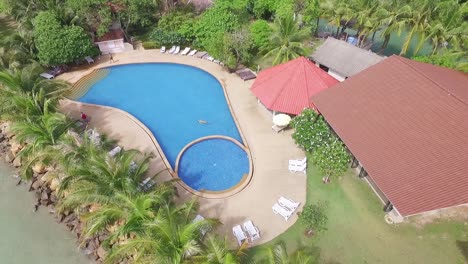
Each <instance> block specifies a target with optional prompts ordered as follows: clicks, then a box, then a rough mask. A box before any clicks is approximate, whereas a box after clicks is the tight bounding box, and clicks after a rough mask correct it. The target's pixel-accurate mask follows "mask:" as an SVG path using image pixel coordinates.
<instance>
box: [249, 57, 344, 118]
mask: <svg viewBox="0 0 468 264" xmlns="http://www.w3.org/2000/svg"><path fill="white" fill-rule="evenodd" d="M337 83H339V81H338V80H336V79H334V78H333V77H332V76H330V75H329V74H328V73H326V72H325V71H324V70H322V69H320V68H319V67H317V66H315V64H313V63H312V62H311V61H309V60H308V59H306V58H304V57H299V58H297V59H294V60H291V61H289V62H286V63H283V64H280V65H277V66H274V67H271V68H268V69H265V70H263V71H261V72H260V73H259V74H258V76H257V79H256V80H255V82H254V84H253V85H252V87H251V90H252V92H253V93H254V94H255V96H256V97H257V98H258V100H259V101H260V102H261V103H262V104H263V105H264V106H265V107H266V108H267V109H269V110H271V111H273V112H282V113H287V114H292V115H298V114H300V113H301V112H302V110H303V109H304V108H313V109H315V107H314V105H313V102H312V101H311V100H310V98H311V97H312V96H314V95H316V94H317V93H319V92H320V91H322V90H325V89H327V88H328V87H330V86H333V85H335V84H337Z"/></svg>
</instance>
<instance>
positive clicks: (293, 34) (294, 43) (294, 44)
mask: <svg viewBox="0 0 468 264" xmlns="http://www.w3.org/2000/svg"><path fill="white" fill-rule="evenodd" d="M308 34H309V32H308V31H307V30H300V29H299V26H298V24H297V22H296V21H294V19H293V18H292V17H291V16H285V17H281V18H277V19H276V20H275V24H274V27H273V34H272V36H271V43H272V45H271V46H272V47H274V48H273V49H271V50H269V51H267V53H266V54H265V57H273V65H277V64H280V63H283V62H287V61H289V60H292V59H295V58H297V57H299V56H302V55H305V54H306V49H305V48H304V46H303V44H302V42H303V41H304V40H305V39H306V38H307V36H308Z"/></svg>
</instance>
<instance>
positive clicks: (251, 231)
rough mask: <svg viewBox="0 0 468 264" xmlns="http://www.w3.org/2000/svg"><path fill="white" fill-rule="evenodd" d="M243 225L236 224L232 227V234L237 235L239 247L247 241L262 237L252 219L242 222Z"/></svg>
mask: <svg viewBox="0 0 468 264" xmlns="http://www.w3.org/2000/svg"><path fill="white" fill-rule="evenodd" d="M242 227H243V228H242ZM242 227H241V225H236V226H234V227H233V228H232V234H233V235H234V236H235V237H236V240H237V244H238V245H239V247H240V246H241V245H242V244H243V243H244V242H246V241H250V242H253V241H254V240H257V239H259V238H260V231H259V230H258V228H257V227H256V226H255V225H254V224H253V223H252V221H251V220H248V221H246V222H245V223H244V224H242Z"/></svg>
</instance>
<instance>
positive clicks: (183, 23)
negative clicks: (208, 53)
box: [158, 11, 195, 42]
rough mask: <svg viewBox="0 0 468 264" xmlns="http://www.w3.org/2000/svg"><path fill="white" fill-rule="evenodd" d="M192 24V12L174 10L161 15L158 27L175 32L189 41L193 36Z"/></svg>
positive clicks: (193, 22)
mask: <svg viewBox="0 0 468 264" xmlns="http://www.w3.org/2000/svg"><path fill="white" fill-rule="evenodd" d="M194 24H195V18H194V14H193V13H186V12H182V11H174V12H171V13H167V14H165V15H163V16H162V17H161V19H160V20H159V22H158V28H159V29H160V30H162V31H165V32H174V33H177V34H178V35H180V36H182V37H184V38H185V39H186V40H187V41H189V42H190V41H192V40H193V39H194V38H195V31H194Z"/></svg>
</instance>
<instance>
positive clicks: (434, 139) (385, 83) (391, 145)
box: [313, 56, 468, 216]
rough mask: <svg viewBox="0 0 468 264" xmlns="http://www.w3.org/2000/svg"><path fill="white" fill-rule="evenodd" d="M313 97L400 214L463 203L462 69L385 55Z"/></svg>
mask: <svg viewBox="0 0 468 264" xmlns="http://www.w3.org/2000/svg"><path fill="white" fill-rule="evenodd" d="M313 100H314V103H315V105H316V106H317V108H318V110H319V111H320V112H321V113H322V114H323V116H324V117H325V119H326V120H327V121H328V122H329V124H330V125H331V126H332V128H333V129H334V130H335V132H336V133H337V134H338V135H339V136H340V138H341V139H342V140H343V142H344V143H345V144H346V145H347V146H348V148H349V150H350V151H351V152H352V153H353V154H354V156H355V157H356V158H357V159H358V160H359V161H360V162H361V164H362V165H363V167H364V168H365V169H366V171H367V172H368V174H369V176H370V177H371V178H372V180H373V181H374V182H375V183H376V184H377V186H378V187H379V189H380V190H381V191H382V192H383V193H384V194H385V196H386V197H387V198H388V199H389V200H390V202H391V203H392V204H393V205H394V206H395V207H396V208H397V210H398V211H399V212H400V213H401V214H402V215H403V216H409V215H413V214H418V213H422V212H426V211H430V210H435V209H440V208H445V207H451V206H456V205H461V204H465V203H468V74H465V73H462V72H457V71H454V70H450V69H446V68H441V67H438V66H433V65H430V64H424V63H420V62H416V61H412V60H409V59H405V58H402V57H399V56H392V57H390V58H387V59H385V60H384V61H382V62H380V63H378V64H376V65H374V66H372V67H370V68H368V69H366V70H364V71H363V72H361V73H359V74H358V75H355V76H353V77H351V78H349V79H348V80H346V81H345V82H343V83H340V84H338V85H336V86H334V87H332V88H330V89H327V90H326V91H324V92H322V93H320V94H318V95H317V96H314V97H313Z"/></svg>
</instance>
